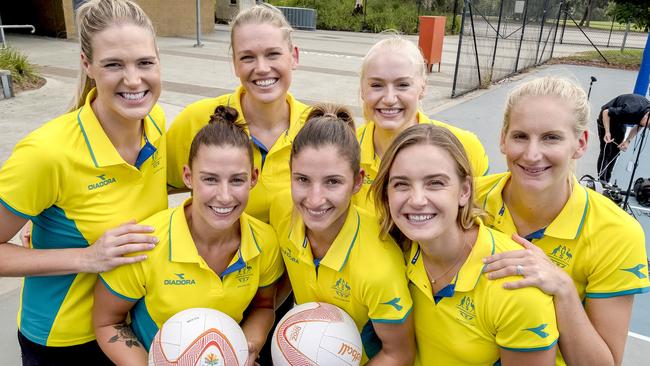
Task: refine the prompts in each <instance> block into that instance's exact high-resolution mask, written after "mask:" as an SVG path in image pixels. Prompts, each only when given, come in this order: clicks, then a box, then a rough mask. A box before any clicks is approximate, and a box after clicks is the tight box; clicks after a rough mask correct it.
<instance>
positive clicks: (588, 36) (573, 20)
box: [556, 2, 648, 49]
mask: <svg viewBox="0 0 650 366" xmlns="http://www.w3.org/2000/svg"><path fill="white" fill-rule="evenodd" d="M587 6H588V4H587V3H586V2H585V3H578V4H577V5H568V6H566V11H564V12H563V14H562V20H561V21H560V29H559V31H558V37H557V40H556V42H558V43H559V44H570V45H590V43H589V40H591V42H592V43H593V44H594V45H595V46H596V47H602V48H615V49H642V48H644V47H645V41H646V39H647V37H648V33H647V32H643V31H642V30H639V29H635V27H634V25H633V24H631V23H629V22H626V21H625V20H620V22H619V20H617V19H615V18H614V17H612V16H610V15H609V14H607V12H606V11H605V10H602V9H597V10H596V11H594V10H592V11H591V12H589V11H588V9H587ZM598 10H599V11H598ZM588 13H590V14H589V16H588V17H587V14H588ZM578 27H579V29H582V31H583V32H584V34H582V32H576V29H578Z"/></svg>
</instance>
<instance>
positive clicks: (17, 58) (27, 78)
mask: <svg viewBox="0 0 650 366" xmlns="http://www.w3.org/2000/svg"><path fill="white" fill-rule="evenodd" d="M0 69H4V70H9V71H10V72H11V78H12V79H13V82H14V83H15V84H16V85H18V87H21V86H23V85H27V84H32V83H36V82H38V80H39V79H40V76H39V74H38V71H36V67H35V66H34V65H33V64H32V63H31V62H29V60H28V59H27V56H25V55H23V54H22V53H21V52H20V51H18V50H17V49H15V48H11V47H8V48H5V49H3V50H0Z"/></svg>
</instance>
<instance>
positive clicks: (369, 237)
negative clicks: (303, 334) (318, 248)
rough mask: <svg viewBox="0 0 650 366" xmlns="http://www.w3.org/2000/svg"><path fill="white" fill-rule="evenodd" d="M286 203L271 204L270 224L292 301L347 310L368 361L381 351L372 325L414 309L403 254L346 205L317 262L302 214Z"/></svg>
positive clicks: (372, 223) (282, 197) (281, 199)
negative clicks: (341, 220) (343, 216)
mask: <svg viewBox="0 0 650 366" xmlns="http://www.w3.org/2000/svg"><path fill="white" fill-rule="evenodd" d="M287 202H291V197H289V196H288V195H286V194H283V195H280V196H278V198H277V199H276V200H275V201H274V202H273V205H272V206H271V225H272V226H273V227H274V228H275V230H276V232H277V234H278V240H279V242H280V251H281V253H282V259H283V260H284V264H285V267H286V269H287V273H288V275H289V280H290V281H291V287H292V288H293V293H294V296H295V299H296V303H297V304H303V303H306V302H311V301H322V302H327V303H330V304H333V305H336V306H338V307H339V308H341V309H343V310H345V311H346V312H347V313H348V314H349V315H350V316H351V317H352V319H353V320H354V322H355V324H356V325H357V328H358V329H359V331H360V332H361V338H362V341H363V347H364V355H363V358H362V363H363V362H366V361H367V360H368V356H369V357H372V356H373V355H374V354H376V353H377V352H378V351H379V350H380V349H381V344H377V343H376V342H377V341H378V338H377V335H376V334H375V333H374V330H373V329H372V323H402V322H404V320H405V319H406V318H407V317H408V315H409V313H410V312H411V309H412V301H411V296H410V295H409V292H408V286H407V281H406V275H405V272H404V271H405V266H404V259H403V258H404V257H403V255H402V252H401V250H400V249H399V247H398V246H397V244H395V243H394V242H393V241H392V240H390V239H387V240H381V239H379V233H380V230H379V225H378V224H377V220H376V219H375V218H374V217H372V216H369V215H368V214H366V213H365V212H363V211H362V210H357V208H356V207H355V206H354V205H350V208H349V210H348V213H347V217H346V219H345V223H344V224H343V227H342V228H341V231H340V232H339V234H338V235H337V236H336V238H335V239H334V243H332V246H331V247H330V248H329V250H328V251H327V254H326V255H325V257H323V258H321V259H320V260H319V259H316V258H314V257H313V255H312V251H311V247H310V246H309V243H308V239H307V236H306V235H305V225H304V224H303V221H302V219H301V217H300V215H299V214H298V213H294V212H293V207H292V205H291V204H286V203H287ZM366 354H367V355H368V356H366Z"/></svg>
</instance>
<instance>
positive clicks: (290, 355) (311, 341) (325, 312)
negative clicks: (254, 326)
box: [271, 302, 363, 366]
mask: <svg viewBox="0 0 650 366" xmlns="http://www.w3.org/2000/svg"><path fill="white" fill-rule="evenodd" d="M362 349H363V348H362V344H361V336H360V335H359V331H358V329H357V326H356V325H355V324H354V320H352V318H351V317H350V316H349V315H348V314H347V313H346V312H345V311H343V310H341V309H339V308H338V307H336V306H334V305H331V304H327V303H323V302H308V303H305V304H302V305H298V306H296V307H294V308H293V309H291V310H290V311H289V312H288V313H287V314H286V315H285V316H284V317H283V318H282V320H280V322H279V323H278V326H277V327H276V328H275V331H274V332H273V340H272V343H271V356H272V357H273V364H274V365H275V366H297V365H301V366H312V365H313V366H317V365H328V366H338V365H346V366H347V365H353V366H356V365H359V363H360V362H361V354H362Z"/></svg>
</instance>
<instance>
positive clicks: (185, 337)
mask: <svg viewBox="0 0 650 366" xmlns="http://www.w3.org/2000/svg"><path fill="white" fill-rule="evenodd" d="M247 358H248V345H247V342H246V337H245V336H244V332H243V331H242V330H241V328H240V327H239V324H237V322H235V321H234V320H233V319H232V318H231V317H229V316H228V315H226V314H224V313H222V312H220V311H218V310H214V309H207V308H192V309H186V310H183V311H180V312H178V313H176V314H174V315H173V316H172V317H171V318H169V319H168V320H167V321H166V322H165V323H164V324H163V326H162V327H160V329H159V330H158V333H157V334H156V336H155V337H154V339H153V342H151V348H150V350H149V366H154V365H155V366H172V365H174V366H176V365H179V366H180V365H188V366H195V365H212V366H243V365H245V364H246V359H247Z"/></svg>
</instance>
